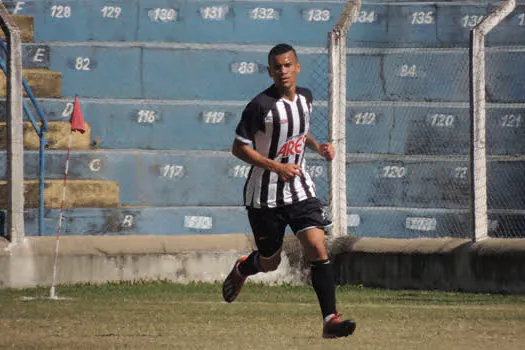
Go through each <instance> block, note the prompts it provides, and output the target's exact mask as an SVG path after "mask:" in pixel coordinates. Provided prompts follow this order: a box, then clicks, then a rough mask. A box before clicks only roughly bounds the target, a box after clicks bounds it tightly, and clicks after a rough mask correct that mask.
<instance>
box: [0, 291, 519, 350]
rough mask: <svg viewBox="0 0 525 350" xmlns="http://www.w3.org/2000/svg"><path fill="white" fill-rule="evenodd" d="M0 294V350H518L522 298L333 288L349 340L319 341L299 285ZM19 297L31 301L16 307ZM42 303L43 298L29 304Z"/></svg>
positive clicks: (308, 294)
mask: <svg viewBox="0 0 525 350" xmlns="http://www.w3.org/2000/svg"><path fill="white" fill-rule="evenodd" d="M57 294H58V296H59V297H66V298H67V299H64V300H49V299H46V298H45V297H47V296H48V295H49V289H48V288H37V289H26V290H11V289H4V290H0V326H1V327H2V336H1V337H0V348H1V349H5V348H15V349H120V348H127V349H129V348H131V349H268V348H270V349H274V350H275V349H302V350H304V349H306V350H308V349H321V348H322V349H341V348H352V349H447V350H450V349H480V350H483V349H494V348H499V349H505V350H507V349H521V348H522V347H523V344H525V296H519V295H491V294H472V293H445V292H438V291H406V290H405V291H401V290H400V291H390V290H383V289H372V288H364V287H360V286H343V287H338V289H337V297H338V305H339V308H340V309H341V311H343V312H345V315H346V316H350V317H352V318H355V319H356V321H357V323H358V328H357V330H356V333H355V334H354V336H352V337H349V338H345V339H337V340H324V339H322V338H321V337H320V333H321V317H320V312H319V307H318V305H317V301H316V297H315V294H314V292H313V291H312V289H311V288H310V287H308V286H290V285H280V286H266V285H261V284H250V283H249V284H247V285H246V287H245V288H244V289H243V291H242V293H241V295H240V296H239V298H238V300H237V301H235V302H234V303H232V304H226V303H224V302H222V298H221V291H220V284H206V283H192V284H188V285H182V284H172V283H169V282H164V281H159V282H147V283H146V282H143V283H118V284H102V285H68V286H59V287H58V288H57ZM24 297H35V298H37V299H34V300H30V301H28V300H24ZM38 297H43V298H40V299H39V298H38Z"/></svg>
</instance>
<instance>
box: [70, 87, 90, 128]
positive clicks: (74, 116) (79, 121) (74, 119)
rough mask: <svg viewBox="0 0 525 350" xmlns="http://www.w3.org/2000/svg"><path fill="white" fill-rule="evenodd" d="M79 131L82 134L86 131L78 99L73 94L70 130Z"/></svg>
mask: <svg viewBox="0 0 525 350" xmlns="http://www.w3.org/2000/svg"><path fill="white" fill-rule="evenodd" d="M74 130H75V131H80V132H81V133H82V134H83V133H84V131H86V127H85V125H84V116H83V115H82V109H81V108H80V101H79V99H78V96H75V103H73V113H71V131H74Z"/></svg>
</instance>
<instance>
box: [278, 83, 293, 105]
mask: <svg viewBox="0 0 525 350" xmlns="http://www.w3.org/2000/svg"><path fill="white" fill-rule="evenodd" d="M279 90H280V91H279V92H280V93H281V97H282V98H284V99H286V100H288V101H292V102H293V101H295V86H294V87H291V88H289V89H286V90H284V89H283V90H281V89H279Z"/></svg>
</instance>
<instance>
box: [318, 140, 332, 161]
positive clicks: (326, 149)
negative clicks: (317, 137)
mask: <svg viewBox="0 0 525 350" xmlns="http://www.w3.org/2000/svg"><path fill="white" fill-rule="evenodd" d="M319 154H320V155H321V156H322V157H323V158H324V159H326V160H333V159H334V158H335V148H334V145H332V144H331V143H323V144H320V145H319Z"/></svg>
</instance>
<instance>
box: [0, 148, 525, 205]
mask: <svg viewBox="0 0 525 350" xmlns="http://www.w3.org/2000/svg"><path fill="white" fill-rule="evenodd" d="M312 157H313V156H311V155H309V156H308V158H309V159H308V161H309V160H312V161H311V162H308V161H307V164H309V167H308V169H307V170H308V171H309V172H310V174H312V176H313V178H314V181H315V182H316V183H317V185H318V186H317V190H318V195H319V197H320V198H322V199H326V198H327V193H326V187H323V186H321V184H322V183H326V181H327V174H328V170H327V163H326V162H324V161H322V162H321V161H315V159H312ZM0 160H1V162H0V164H4V163H5V152H2V153H0ZM37 160H38V155H37V152H29V151H28V152H26V157H25V164H24V165H25V169H24V171H25V177H26V178H36V177H37V174H38V173H37V165H38V161H37ZM65 160H66V152H65V151H52V152H51V151H50V152H48V153H47V156H46V174H47V178H49V179H61V178H62V177H63V172H64V165H65ZM248 170H249V166H247V165H245V164H243V163H242V162H241V161H239V160H237V159H236V158H234V157H233V156H231V155H230V154H229V153H227V152H214V151H202V152H197V151H194V152H191V153H188V152H185V151H142V152H136V151H134V150H129V151H124V150H114V151H111V150H104V151H76V152H74V153H73V154H72V155H71V160H70V165H69V175H68V176H69V178H70V179H98V180H108V181H117V182H118V183H119V188H120V201H119V203H120V205H122V206H145V207H148V206H153V207H155V206H236V205H237V206H238V205H242V188H243V185H244V181H245V178H246V176H247V173H248ZM524 170H525V162H523V161H503V160H495V161H490V162H489V163H488V174H489V181H488V193H489V207H490V208H491V209H520V210H523V209H525V189H524V188H523V186H521V180H520V179H521V177H522V175H523V173H524ZM469 176H470V175H469V164H468V162H467V160H466V158H465V157H463V159H457V160H454V159H450V158H445V159H434V158H421V159H415V160H413V159H406V158H403V157H398V158H397V159H377V158H374V157H371V156H366V157H352V156H349V159H347V196H348V204H349V205H350V206H352V207H368V206H378V207H409V208H449V209H453V208H456V209H465V208H468V207H469V202H468V201H469V198H470V182H469ZM0 177H1V178H5V166H4V165H2V166H1V167H0Z"/></svg>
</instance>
